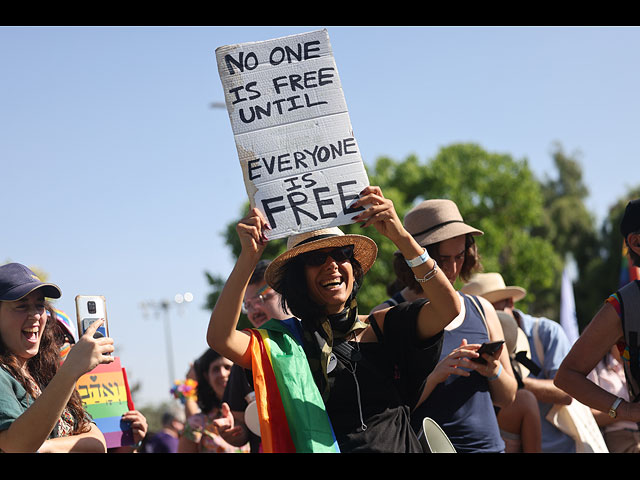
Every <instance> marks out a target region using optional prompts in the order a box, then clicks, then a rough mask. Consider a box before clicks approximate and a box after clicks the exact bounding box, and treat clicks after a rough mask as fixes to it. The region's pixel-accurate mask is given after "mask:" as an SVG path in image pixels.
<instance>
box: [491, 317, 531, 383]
mask: <svg viewBox="0 0 640 480" xmlns="http://www.w3.org/2000/svg"><path fill="white" fill-rule="evenodd" d="M496 313H497V314H498V318H499V319H500V324H501V325H502V332H503V333H504V343H505V345H506V347H507V350H508V352H509V356H510V357H511V358H512V359H515V356H516V354H518V353H519V352H524V353H525V355H526V356H527V358H529V359H530V358H531V348H530V346H529V340H527V335H526V334H525V333H524V331H523V330H522V329H521V328H520V327H519V326H518V323H517V322H516V319H515V318H513V315H510V314H508V313H507V312H504V311H502V310H498V311H496ZM512 366H513V368H515V369H517V370H518V373H519V374H520V378H524V377H527V376H528V375H529V369H528V368H527V367H525V366H524V365H523V364H522V363H520V362H512Z"/></svg>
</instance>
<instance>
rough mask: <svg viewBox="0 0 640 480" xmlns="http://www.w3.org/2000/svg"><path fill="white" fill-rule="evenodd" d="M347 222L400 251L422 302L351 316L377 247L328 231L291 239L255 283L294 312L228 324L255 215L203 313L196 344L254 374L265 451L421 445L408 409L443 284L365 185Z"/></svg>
mask: <svg viewBox="0 0 640 480" xmlns="http://www.w3.org/2000/svg"><path fill="white" fill-rule="evenodd" d="M359 206H368V207H366V209H365V210H364V211H362V212H361V213H360V214H359V215H358V216H357V217H355V218H354V220H356V221H359V222H362V226H363V227H367V226H370V225H371V226H373V227H374V228H375V229H376V230H377V231H378V232H380V233H381V234H382V235H384V236H385V237H387V238H388V239H390V240H391V241H392V242H393V243H394V244H395V245H396V247H397V248H398V249H399V250H400V251H401V252H402V253H403V255H405V256H406V258H411V259H413V261H412V265H413V266H412V268H413V271H414V274H415V275H416V277H417V278H420V279H421V283H420V284H421V286H422V288H423V289H424V292H425V297H428V298H429V299H430V301H428V302H427V301H426V300H424V299H422V300H419V301H417V302H414V303H405V304H403V305H400V306H396V307H392V308H387V309H385V310H381V311H378V312H376V313H375V314H373V315H370V316H367V315H359V314H358V306H357V301H356V296H357V293H358V290H359V287H360V285H362V282H363V279H364V276H365V274H366V273H367V271H368V270H369V269H370V268H371V266H372V265H373V263H374V261H375V258H376V255H377V250H378V249H377V246H376V244H375V242H374V241H373V240H371V239H370V238H369V237H366V236H364V235H345V234H343V232H342V231H341V230H340V229H338V228H329V229H324V230H316V231H314V232H308V233H303V234H300V235H295V236H292V237H290V238H289V239H288V243H287V250H286V251H285V252H284V253H282V254H281V255H280V256H278V257H277V258H276V259H275V260H273V262H271V264H270V265H269V267H268V268H267V271H266V273H265V279H266V280H267V283H268V284H269V286H271V288H273V289H274V290H275V291H276V292H278V293H280V294H281V298H282V306H283V308H285V309H287V310H288V311H290V312H291V313H292V314H293V315H294V316H295V317H294V318H292V319H291V320H289V321H269V322H267V323H265V324H264V325H262V327H261V328H260V329H250V330H248V331H238V330H237V329H236V325H237V322H238V316H239V314H240V306H241V302H242V298H243V295H244V292H245V289H246V287H247V283H248V280H249V278H250V276H251V273H252V271H253V269H254V268H255V265H256V264H257V262H258V260H259V259H260V256H261V254H262V252H263V251H264V248H265V245H266V238H265V235H264V231H265V229H268V228H269V226H268V225H267V223H266V221H265V218H264V216H263V215H262V214H261V213H260V211H258V210H257V209H254V210H252V211H251V212H250V214H249V215H248V216H247V217H246V218H244V219H243V220H241V221H240V223H239V224H238V226H237V232H238V235H239V237H240V241H241V244H242V251H241V253H240V256H239V257H238V261H237V262H236V265H235V267H234V269H233V271H232V273H231V275H230V276H229V278H228V280H227V283H226V284H225V287H224V289H223V291H222V293H221V294H220V297H219V299H218V302H217V304H216V306H215V308H214V310H213V313H212V314H211V320H210V323H209V330H208V332H207V340H208V342H209V345H210V346H211V347H212V348H214V349H216V350H217V351H219V352H221V354H223V355H224V356H225V357H227V358H230V359H232V360H233V361H234V362H236V363H238V364H240V365H242V366H243V367H245V368H249V369H251V370H252V372H253V380H254V386H255V388H256V399H257V400H256V401H257V404H258V411H259V415H260V431H261V434H262V446H263V449H264V451H267V452H336V451H340V452H398V453H400V452H422V451H423V447H422V446H421V444H420V442H419V441H418V438H417V436H416V433H415V432H414V431H413V429H412V428H411V425H410V422H409V414H410V411H411V409H412V408H413V407H414V406H415V404H416V401H417V399H418V397H419V394H420V391H421V386H422V384H423V383H424V380H425V378H426V376H427V375H428V374H429V372H430V371H431V370H432V369H433V368H434V366H435V364H436V362H437V359H438V356H439V354H440V349H441V343H442V331H443V329H444V327H445V326H446V325H447V324H449V322H451V321H452V320H453V319H454V318H455V317H456V315H457V314H458V313H459V311H460V304H459V301H458V298H457V296H456V293H455V291H454V290H453V288H452V286H451V283H450V282H449V281H448V280H447V278H446V276H445V275H444V274H443V273H442V272H441V270H440V269H439V268H438V266H437V264H436V262H435V261H434V260H433V259H431V258H430V257H429V255H428V254H427V252H426V250H425V249H424V248H422V247H420V245H419V244H418V243H417V242H416V241H415V239H414V238H413V237H412V236H411V235H410V234H409V233H408V232H407V231H406V230H405V229H404V227H403V226H402V223H401V222H400V220H399V219H398V216H397V214H396V212H395V209H394V207H393V203H392V202H391V201H390V200H388V199H386V198H385V197H384V196H383V194H382V191H381V190H380V188H379V187H367V188H365V189H364V190H363V191H362V192H361V193H360V198H359V199H358V200H357V201H356V202H355V203H354V205H353V208H354V209H355V208H357V207H359Z"/></svg>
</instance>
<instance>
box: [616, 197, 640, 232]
mask: <svg viewBox="0 0 640 480" xmlns="http://www.w3.org/2000/svg"><path fill="white" fill-rule="evenodd" d="M634 232H640V199H637V200H631V201H630V202H629V203H627V208H625V210H624V215H623V216H622V221H621V222H620V233H621V234H622V236H623V237H624V238H627V235H629V234H630V233H634Z"/></svg>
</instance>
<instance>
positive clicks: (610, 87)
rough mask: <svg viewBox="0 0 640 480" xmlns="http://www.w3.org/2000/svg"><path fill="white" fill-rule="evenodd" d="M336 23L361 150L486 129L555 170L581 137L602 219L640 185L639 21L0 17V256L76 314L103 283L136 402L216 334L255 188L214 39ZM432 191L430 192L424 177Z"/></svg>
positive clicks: (163, 384)
mask: <svg viewBox="0 0 640 480" xmlns="http://www.w3.org/2000/svg"><path fill="white" fill-rule="evenodd" d="M320 28H327V30H328V32H329V37H330V40H331V45H332V48H333V53H334V57H335V60H336V64H337V67H338V73H339V75H340V79H341V82H342V87H343V90H344V95H345V98H346V101H347V105H348V108H349V114H350V117H351V123H352V126H353V129H354V134H355V137H356V140H357V142H358V146H359V148H360V151H361V152H362V155H363V158H364V160H365V162H367V163H370V162H371V163H372V162H373V161H374V160H375V159H376V158H378V157H379V156H382V155H386V156H390V157H392V158H394V159H396V160H402V159H404V158H405V157H406V156H408V155H410V154H416V155H417V156H418V157H419V158H420V159H421V160H422V161H425V160H427V159H429V158H431V157H433V156H434V155H435V154H436V153H437V152H438V149H439V148H440V147H442V146H445V145H449V144H451V143H455V142H475V143H478V144H480V145H481V146H482V147H484V148H485V149H486V150H488V151H491V152H499V153H508V154H511V155H512V156H513V157H514V158H516V159H523V158H526V159H528V161H529V164H530V165H531V167H532V169H533V170H534V172H535V173H536V174H537V175H538V176H539V177H540V178H543V177H544V175H546V174H553V173H554V172H552V171H551V170H550V169H551V168H552V162H551V156H550V151H551V147H552V145H553V142H555V141H558V142H560V143H561V144H562V146H563V148H564V149H565V151H566V152H568V153H573V152H580V157H579V158H580V159H581V162H582V166H583V171H584V180H585V182H586V184H587V186H588V187H589V189H590V192H591V195H590V197H589V199H588V200H587V206H588V207H589V208H590V209H591V210H592V211H593V212H594V213H595V214H596V215H597V216H598V218H599V219H602V218H603V217H604V215H605V214H606V211H607V209H608V207H609V206H610V205H611V204H612V203H614V202H615V201H616V200H617V199H618V198H619V197H620V196H621V195H622V194H623V193H625V192H626V191H627V189H628V188H629V187H634V186H637V185H638V184H640V177H639V176H638V175H637V174H635V170H636V169H634V168H633V167H634V166H637V164H638V163H637V145H636V143H637V133H638V131H640V117H639V116H638V112H639V111H640V98H639V94H638V85H640V70H639V69H640V50H639V49H638V45H640V29H639V28H623V27H611V28H607V27H545V28H542V27H493V28H490V27H364V26H359V27H344V26H334V27H332V26H325V25H320V26H301V27H290V26H287V27H255V26H252V27H0V65H1V67H2V75H0V161H1V162H2V166H3V168H2V175H1V176H2V203H3V205H4V207H3V208H2V213H0V219H1V220H2V224H3V226H4V229H3V230H4V231H3V234H2V236H1V237H0V238H1V239H0V262H6V261H17V262H20V263H24V264H27V265H29V266H33V267H37V268H40V269H42V270H44V271H46V272H47V273H48V274H49V279H50V280H51V281H53V282H56V283H57V284H58V285H59V286H60V287H61V288H62V291H63V298H62V299H60V300H59V301H58V302H57V306H58V307H60V308H61V309H63V310H64V311H66V312H67V313H69V314H70V316H72V317H74V316H75V307H74V298H75V296H76V295H77V294H101V295H105V296H106V297H107V308H108V313H109V319H110V325H111V336H112V337H114V339H115V341H116V344H117V349H118V350H117V354H118V355H119V356H120V357H121V359H122V363H123V365H124V366H125V367H126V368H127V372H128V374H129V376H130V380H131V382H132V383H137V382H141V383H142V389H141V391H140V392H138V394H137V396H136V398H134V401H135V402H136V404H137V405H138V406H141V405H145V404H148V403H158V402H160V401H164V400H168V399H169V396H168V393H167V392H168V388H169V386H170V385H169V378H168V373H167V368H168V367H167V358H166V350H165V336H164V326H163V321H162V317H161V316H155V315H153V314H152V315H149V316H148V318H145V317H144V316H143V309H142V308H141V307H140V304H141V303H142V302H148V301H162V300H165V299H166V300H171V301H172V299H173V297H174V295H175V294H177V293H184V292H192V293H193V295H194V301H193V302H191V303H190V304H188V305H186V306H185V305H184V304H183V307H184V308H182V310H180V309H178V308H177V304H174V305H176V308H172V309H171V310H170V312H171V313H170V327H171V332H172V339H171V341H172V348H173V351H174V364H175V371H176V375H177V376H183V375H184V372H186V370H187V368H188V364H189V362H191V361H192V360H193V359H195V358H196V357H197V356H199V355H200V354H201V353H202V352H203V351H204V350H205V348H206V341H205V332H206V327H207V323H208V317H209V312H207V311H205V310H203V309H202V308H201V307H202V305H203V302H204V300H205V296H206V294H207V293H208V288H207V282H206V279H205V276H204V271H209V272H211V273H214V274H219V275H222V276H226V275H228V273H229V272H230V270H231V268H232V262H233V259H232V258H231V254H230V252H229V250H228V249H227V248H226V246H225V245H224V242H223V239H222V231H223V229H224V227H225V226H226V225H227V224H228V223H229V222H231V221H235V220H237V219H238V215H239V213H240V209H241V207H242V205H243V202H244V201H245V200H246V192H245V189H244V183H243V179H242V173H241V170H240V166H239V163H238V159H237V153H236V149H235V142H234V139H233V134H232V132H231V126H230V123H229V118H228V116H227V113H226V111H225V110H224V109H216V108H211V107H210V104H211V103H212V102H222V101H223V93H222V86H221V83H220V79H219V75H218V71H217V66H216V60H215V49H216V48H217V47H219V46H222V45H229V44H235V43H243V42H249V41H259V40H266V39H270V38H277V37H281V36H285V35H292V34H297V33H304V32H308V31H312V30H317V29H320ZM426 196H428V193H426Z"/></svg>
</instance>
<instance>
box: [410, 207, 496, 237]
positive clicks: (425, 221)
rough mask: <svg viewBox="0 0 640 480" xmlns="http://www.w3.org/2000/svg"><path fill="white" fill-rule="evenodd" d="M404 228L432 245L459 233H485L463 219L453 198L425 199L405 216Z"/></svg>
mask: <svg viewBox="0 0 640 480" xmlns="http://www.w3.org/2000/svg"><path fill="white" fill-rule="evenodd" d="M404 228H406V229H407V232H409V233H410V234H411V235H413V237H414V238H415V239H416V241H417V242H418V243H419V244H420V245H422V246H425V245H431V244H433V243H438V242H442V241H443V240H448V239H450V238H454V237H457V236H459V235H465V234H467V233H471V234H473V235H484V232H482V231H481V230H477V229H475V228H473V227H471V226H469V225H467V224H466V223H464V221H463V220H462V215H460V211H459V210H458V206H457V205H456V204H455V203H454V202H452V201H451V200H446V199H433V200H425V201H424V202H421V203H419V204H418V205H416V206H415V207H413V208H412V209H411V210H410V211H409V212H408V213H407V214H406V215H405V216H404Z"/></svg>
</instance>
